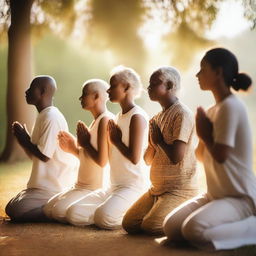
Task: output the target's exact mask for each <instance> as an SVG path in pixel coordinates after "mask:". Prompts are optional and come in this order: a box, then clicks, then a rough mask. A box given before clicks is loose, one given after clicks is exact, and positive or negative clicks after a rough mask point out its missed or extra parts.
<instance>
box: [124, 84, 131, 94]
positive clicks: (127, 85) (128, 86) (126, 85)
mask: <svg viewBox="0 0 256 256" xmlns="http://www.w3.org/2000/svg"><path fill="white" fill-rule="evenodd" d="M124 87H125V89H124V91H125V92H126V91H128V90H129V88H130V84H128V83H127V84H125V85H124Z"/></svg>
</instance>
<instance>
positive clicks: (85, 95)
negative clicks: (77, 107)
mask: <svg viewBox="0 0 256 256" xmlns="http://www.w3.org/2000/svg"><path fill="white" fill-rule="evenodd" d="M94 95H95V94H94V93H93V92H92V91H91V90H90V88H89V87H88V86H84V87H83V89H82V95H81V96H80V97H79V100H80V103H81V106H82V108H83V109H87V110H89V109H91V108H92V107H93V106H94V103H95V97H94Z"/></svg>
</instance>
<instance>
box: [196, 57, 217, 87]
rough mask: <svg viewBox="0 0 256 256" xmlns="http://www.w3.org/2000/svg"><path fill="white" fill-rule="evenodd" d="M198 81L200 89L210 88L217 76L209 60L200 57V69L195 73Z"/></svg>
mask: <svg viewBox="0 0 256 256" xmlns="http://www.w3.org/2000/svg"><path fill="white" fill-rule="evenodd" d="M196 77H197V78H198V83H199V85H200V88H201V89H202V90H211V88H213V86H214V83H215V81H216V78H217V74H216V70H214V69H213V68H212V66H211V65H210V63H209V62H207V61H206V60H205V59H202V61H201V63H200V70H199V71H198V73H197V74H196Z"/></svg>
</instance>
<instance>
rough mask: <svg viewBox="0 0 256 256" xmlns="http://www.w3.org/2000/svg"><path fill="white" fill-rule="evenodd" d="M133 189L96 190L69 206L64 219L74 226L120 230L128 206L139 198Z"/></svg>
mask: <svg viewBox="0 0 256 256" xmlns="http://www.w3.org/2000/svg"><path fill="white" fill-rule="evenodd" d="M142 193H143V191H141V192H139V191H138V190H135V189H133V188H125V187H121V188H116V189H114V190H113V189H110V190H102V189H101V190H98V191H96V192H93V193H91V194H89V195H88V196H86V197H84V198H83V199H81V200H80V201H77V202H76V203H74V204H73V205H71V206H70V207H69V209H68V211H67V215H66V218H67V220H68V222H69V223H71V224H73V225H76V226H86V225H91V224H95V225H97V226H98V227H100V228H105V229H115V228H120V227H121V224H122V219H123V216H124V214H125V213H126V211H127V210H128V209H129V208H130V206H131V205H132V204H133V203H134V202H135V201H136V200H137V199H138V198H139V197H140V196H141V194H142Z"/></svg>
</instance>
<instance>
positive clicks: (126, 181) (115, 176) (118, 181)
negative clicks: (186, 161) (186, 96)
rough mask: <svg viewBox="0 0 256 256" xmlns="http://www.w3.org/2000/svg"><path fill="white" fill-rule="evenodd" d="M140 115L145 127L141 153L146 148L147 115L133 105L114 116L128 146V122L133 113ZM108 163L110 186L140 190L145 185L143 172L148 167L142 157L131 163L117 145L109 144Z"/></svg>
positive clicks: (123, 140)
mask: <svg viewBox="0 0 256 256" xmlns="http://www.w3.org/2000/svg"><path fill="white" fill-rule="evenodd" d="M136 114H138V115H141V116H142V117H143V118H144V119H145V121H146V123H147V127H146V129H145V132H144V136H143V144H142V155H143V153H144V152H145V150H146V148H147V141H148V115H147V113H146V112H145V111H144V110H143V109H142V108H140V107H139V106H137V105H136V106H134V107H133V108H132V109H131V110H129V111H128V112H127V113H125V114H122V113H121V112H119V113H118V114H117V118H116V124H117V125H118V126H119V127H120V129H121V131H122V142H123V143H124V144H125V145H126V146H129V131H130V122H131V119H132V116H133V115H136ZM109 164H110V181H111V185H112V187H114V188H115V187H132V188H134V189H137V190H142V189H144V187H145V173H146V170H147V169H148V167H147V166H146V164H145V162H144V160H143V157H141V159H140V160H139V162H138V163H137V164H133V163H132V162H131V161H130V160H128V159H127V158H126V157H125V156H124V155H122V154H121V152H120V151H119V150H118V148H117V147H115V146H114V145H112V144H111V146H110V154H109Z"/></svg>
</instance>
